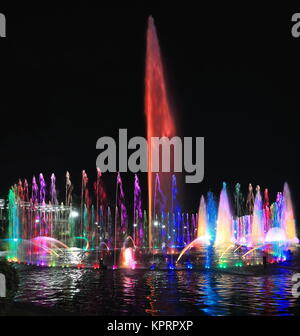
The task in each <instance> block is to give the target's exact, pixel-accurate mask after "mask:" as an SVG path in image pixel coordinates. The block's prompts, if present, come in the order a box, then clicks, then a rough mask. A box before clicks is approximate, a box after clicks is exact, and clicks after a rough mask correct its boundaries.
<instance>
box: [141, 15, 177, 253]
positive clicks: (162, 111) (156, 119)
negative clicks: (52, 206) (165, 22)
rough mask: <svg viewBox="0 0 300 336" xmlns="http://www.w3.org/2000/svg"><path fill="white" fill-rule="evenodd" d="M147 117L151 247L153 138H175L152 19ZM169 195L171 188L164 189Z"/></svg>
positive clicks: (163, 178) (163, 177)
mask: <svg viewBox="0 0 300 336" xmlns="http://www.w3.org/2000/svg"><path fill="white" fill-rule="evenodd" d="M145 114H146V121H147V140H148V226H149V228H148V231H149V234H148V241H149V244H148V246H149V248H152V245H151V244H152V243H154V240H153V239H152V235H153V232H152V231H153V230H156V229H155V228H154V227H153V226H154V223H155V222H156V220H155V217H154V218H153V207H154V206H155V205H154V204H153V202H154V187H155V186H154V184H155V174H154V173H152V144H151V138H152V137H162V136H166V137H169V138H171V137H173V136H175V135H176V128H175V123H174V118H173V116H172V112H171V109H170V106H169V102H168V97H167V89H166V84H165V78H164V70H163V65H162V60H161V54H160V47H159V42H158V39H157V33H156V29H155V25H154V20H153V18H152V17H150V18H149V20H148V29H147V50H146V73H145ZM159 178H160V182H161V185H162V186H166V185H168V183H169V181H170V178H171V176H170V173H159ZM163 193H164V194H165V195H167V194H168V193H169V189H167V188H166V190H163Z"/></svg>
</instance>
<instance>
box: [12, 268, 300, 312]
mask: <svg viewBox="0 0 300 336" xmlns="http://www.w3.org/2000/svg"><path fill="white" fill-rule="evenodd" d="M19 271H20V272H19V274H20V282H21V283H20V288H19V291H18V294H17V298H16V300H17V301H18V302H32V303H34V304H37V305H43V306H46V307H52V308H55V309H60V310H64V311H67V312H70V313H76V314H93V315H94V314H97V315H145V314H146V315H187V314H189V315H199V314H203V315H231V314H232V315H292V314H299V313H300V309H299V308H298V306H300V305H299V304H300V302H299V300H297V299H295V298H293V297H292V294H291V287H292V285H293V282H292V281H291V277H292V272H291V271H289V270H283V269H282V273H281V274H277V275H263V276H257V277H254V276H243V275H231V274H222V273H217V272H199V271H177V272H174V271H169V272H168V271H145V270H144V271H142V270H118V271H114V272H112V271H98V272H97V271H94V270H78V269H63V268H62V269H59V268H58V269H54V268H52V269H51V268H49V269H48V268H47V269H46V268H45V269H41V268H40V269H29V268H23V267H20V270H19Z"/></svg>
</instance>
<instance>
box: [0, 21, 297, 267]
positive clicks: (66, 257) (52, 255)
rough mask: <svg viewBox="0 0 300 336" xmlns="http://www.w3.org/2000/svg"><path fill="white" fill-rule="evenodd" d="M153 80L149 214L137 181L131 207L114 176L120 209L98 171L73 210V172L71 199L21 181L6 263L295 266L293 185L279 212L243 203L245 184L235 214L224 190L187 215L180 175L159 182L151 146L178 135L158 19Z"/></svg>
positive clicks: (254, 200) (150, 35)
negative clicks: (287, 261) (265, 261)
mask: <svg viewBox="0 0 300 336" xmlns="http://www.w3.org/2000/svg"><path fill="white" fill-rule="evenodd" d="M145 70H146V71H145V115H146V121H147V139H148V190H147V193H148V207H147V209H143V206H142V204H143V203H142V197H143V196H144V195H143V193H142V188H141V185H140V181H139V177H138V175H134V178H133V181H132V183H133V186H134V187H133V190H134V192H133V195H131V197H130V198H127V195H126V202H125V191H126V190H124V189H123V183H122V178H121V175H120V173H117V176H116V190H115V198H111V199H113V201H109V197H107V194H106V188H105V185H104V182H103V178H104V177H103V176H102V174H101V171H100V169H97V170H96V178H95V181H94V183H90V180H89V178H88V175H87V173H86V171H85V170H83V171H82V175H81V192H80V195H78V196H79V197H78V198H76V197H74V200H78V199H79V201H77V203H76V202H74V200H73V189H74V188H73V184H72V182H71V176H70V174H69V172H66V176H65V177H66V180H65V195H64V197H63V199H59V196H60V195H58V193H57V192H56V177H55V175H54V174H52V175H51V177H50V183H49V184H48V186H50V188H49V190H47V183H46V180H47V179H45V178H44V175H43V174H40V175H39V177H38V179H36V178H35V176H33V178H32V183H31V186H30V185H29V184H28V182H27V180H26V179H25V180H24V181H21V180H19V181H18V183H17V184H16V185H14V186H13V187H12V188H11V189H10V191H9V194H8V229H7V238H6V239H4V240H3V241H2V242H1V246H3V244H6V249H7V258H8V260H10V261H12V262H23V263H26V264H30V265H38V266H43V267H45V266H48V267H53V266H62V267H72V266H75V267H77V268H79V269H81V268H85V267H92V268H94V269H99V268H106V267H108V268H113V269H119V268H131V269H134V268H139V267H146V268H149V267H150V268H151V269H155V268H156V267H161V268H168V269H170V270H173V269H176V268H177V269H180V268H181V267H185V268H188V269H191V268H193V267H199V268H214V267H221V268H226V267H227V266H228V265H233V266H241V265H248V264H251V263H253V260H255V263H256V264H257V263H260V262H261V259H262V256H264V255H267V256H268V257H269V260H270V262H276V261H279V262H280V261H284V260H285V259H287V258H288V255H289V253H290V252H291V250H293V249H295V247H296V245H297V244H298V238H297V233H296V223H295V217H294V212H293V205H292V200H291V193H290V190H289V187H288V185H287V184H286V183H285V184H284V188H283V192H278V194H277V198H276V201H275V202H274V203H272V204H271V203H270V200H269V193H268V189H265V190H264V193H263V195H262V193H261V191H260V187H259V186H257V187H256V193H255V196H254V192H253V187H252V185H251V184H249V186H248V194H247V196H246V197H244V194H243V192H242V186H241V185H240V184H239V183H237V184H236V185H235V188H234V194H233V198H232V199H233V204H231V198H230V195H229V193H228V190H227V186H226V183H223V186H222V190H221V192H220V195H219V198H217V197H216V196H215V195H214V194H213V192H211V191H210V192H208V193H207V195H202V196H201V197H200V204H199V209H198V211H197V213H188V212H184V211H182V210H181V209H182V207H181V206H182V205H181V204H180V201H179V197H178V196H179V195H180V190H179V183H178V181H177V179H176V175H174V174H172V173H167V172H159V173H153V172H152V143H151V138H152V137H163V136H166V137H169V138H171V137H173V136H175V135H176V127H175V122H174V117H173V115H172V111H171V109H170V105H169V102H168V97H167V90H166V84H165V78H164V70H163V66H162V60H161V54H160V48H159V43H158V39H157V34H156V29H155V26H154V22H153V19H152V18H151V17H150V18H149V21H148V28H147V50H146V69H145ZM170 164H171V166H172V162H171V163H170ZM30 189H31V190H30ZM30 195H31V196H30ZM216 195H217V194H216ZM112 196H114V195H112ZM144 197H145V196H144ZM145 198H146V197H145ZM131 205H132V206H131ZM232 205H233V206H232ZM289 251H290V252H289Z"/></svg>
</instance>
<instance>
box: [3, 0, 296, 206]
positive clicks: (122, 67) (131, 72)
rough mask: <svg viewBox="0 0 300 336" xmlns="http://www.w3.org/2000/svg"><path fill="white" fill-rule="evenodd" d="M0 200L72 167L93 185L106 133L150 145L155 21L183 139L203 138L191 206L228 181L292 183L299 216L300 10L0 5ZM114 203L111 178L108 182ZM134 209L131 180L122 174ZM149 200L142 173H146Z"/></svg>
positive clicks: (189, 192) (188, 189)
mask: <svg viewBox="0 0 300 336" xmlns="http://www.w3.org/2000/svg"><path fill="white" fill-rule="evenodd" d="M0 12H3V13H5V14H6V16H7V25H8V26H7V36H8V37H7V38H6V39H1V40H0V60H1V63H0V69H1V72H0V73H1V90H0V111H1V130H0V153H1V177H0V197H1V198H4V197H6V195H7V193H8V188H9V186H10V185H11V184H13V183H15V182H17V180H18V178H19V177H20V178H27V179H28V180H30V181H31V178H32V175H33V174H35V175H38V174H39V173H40V172H43V173H44V176H45V177H46V178H47V179H48V183H49V179H50V174H51V173H52V172H54V173H55V174H56V176H57V181H58V186H59V191H60V192H61V194H60V195H61V196H62V195H63V191H64V176H65V171H66V170H69V171H70V173H71V177H72V181H73V183H74V184H75V193H79V192H80V175H81V170H82V169H86V171H87V173H88V175H89V177H90V180H91V181H92V180H94V177H95V162H96V157H97V155H98V153H99V151H97V150H96V141H97V139H98V138H99V137H101V136H105V135H106V136H112V137H117V134H118V130H119V128H127V129H128V133H129V137H132V136H136V135H140V136H145V117H144V105H143V98H144V67H145V34H146V24H147V17H148V16H149V15H150V14H151V15H153V17H154V20H155V23H156V26H157V31H158V36H159V40H160V46H161V50H162V55H163V61H164V65H165V72H166V78H167V85H168V90H169V98H170V102H171V105H172V108H173V111H174V113H175V115H176V118H177V124H178V129H179V134H180V135H181V136H193V137H196V136H204V137H205V178H204V181H203V182H202V183H200V184H194V185H184V186H183V190H182V193H183V194H184V195H185V204H184V209H186V210H189V211H196V209H197V207H198V203H199V197H200V195H201V193H206V192H207V191H208V189H209V188H211V189H212V190H213V191H215V192H217V193H218V192H219V191H220V189H221V186H222V181H223V180H224V181H227V182H228V185H229V188H231V189H233V186H234V184H235V183H236V182H240V183H241V184H242V188H243V191H245V192H246V191H247V186H248V183H249V182H251V183H252V184H253V185H256V184H259V185H260V186H261V188H265V187H268V188H269V190H270V192H271V195H270V196H271V200H272V201H273V200H274V198H275V195H276V192H277V191H281V190H282V187H283V183H284V181H288V182H289V184H290V187H291V191H292V195H293V197H294V200H295V207H296V209H297V210H298V211H299V206H298V204H299V201H300V195H299V190H300V179H299V168H300V165H299V159H298V156H299V149H298V139H299V133H298V129H299V121H298V118H297V115H298V113H299V108H300V106H299V101H300V100H299V94H300V82H299V78H300V66H299V60H300V38H299V39H295V38H293V37H292V36H291V26H292V23H291V16H292V14H293V13H294V12H299V8H290V9H286V8H281V7H277V8H275V5H274V4H272V7H269V8H267V9H263V8H261V7H260V6H254V5H253V7H246V6H244V7H241V6H240V7H232V8H229V7H223V8H221V7H215V8H212V7H211V8H207V7H204V6H202V7H201V6H200V7H199V5H198V6H197V7H194V8H193V7H192V6H191V5H186V7H185V8H182V7H179V6H175V5H172V6H171V5H169V6H168V8H161V7H160V8H157V7H156V8H152V7H151V6H144V7H142V6H141V5H139V6H137V7H110V8H107V7H92V6H88V5H82V6H78V5H75V4H74V5H73V6H72V7H67V6H66V7H63V6H62V5H60V6H54V5H53V6H51V7H50V6H48V7H47V6H44V7H41V5H40V6H36V7H34V8H29V7H28V6H27V5H26V7H25V5H23V6H18V7H17V6H16V7H15V8H7V9H5V8H1V6H0ZM103 178H104V181H105V183H106V185H107V189H108V192H109V194H110V196H111V197H112V198H113V197H114V183H115V174H106V175H104V177H103ZM123 179H124V183H125V192H126V197H127V200H128V203H130V200H131V197H132V196H131V195H132V189H133V186H132V185H133V174H127V175H126V174H124V175H123ZM141 180H142V183H143V188H144V198H146V197H147V193H146V175H142V176H141Z"/></svg>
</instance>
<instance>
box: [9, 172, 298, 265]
mask: <svg viewBox="0 0 300 336" xmlns="http://www.w3.org/2000/svg"><path fill="white" fill-rule="evenodd" d="M93 190H94V192H93V193H91V192H90V187H89V179H88V177H87V174H86V172H85V171H83V172H82V184H81V200H80V204H78V205H76V206H75V205H74V204H73V184H72V182H71V178H70V174H69V173H68V172H67V173H66V184H65V197H64V201H65V202H62V203H60V204H59V202H58V197H57V191H56V178H55V175H54V174H52V175H51V184H50V192H49V194H48V193H47V185H46V182H45V179H44V177H43V175H42V174H40V176H39V185H38V183H37V180H36V178H35V177H33V179H32V185H31V193H29V186H28V183H27V181H26V180H24V181H21V180H19V183H18V184H17V185H14V186H13V187H12V188H11V189H10V192H9V197H8V200H9V202H8V214H9V216H8V219H9V225H8V232H7V234H8V238H7V242H8V249H9V259H11V260H27V261H28V259H30V260H33V259H34V260H38V259H39V258H40V257H39V256H40V255H42V256H43V258H44V257H45V255H51V258H56V257H57V256H58V255H59V253H60V252H61V251H62V250H64V251H65V250H69V251H70V250H71V251H72V249H73V250H74V249H78V250H83V251H86V252H91V251H94V252H92V253H93V255H94V257H93V258H94V261H95V262H97V260H99V258H100V257H101V256H103V251H106V252H108V251H112V252H113V264H114V265H117V264H119V263H120V262H121V263H122V264H124V265H127V264H131V265H132V261H128V260H134V259H135V258H134V256H133V255H134V252H133V251H136V250H138V249H140V250H141V251H142V252H143V254H146V253H163V254H164V255H168V254H174V253H179V255H180V258H181V257H182V255H183V254H184V253H185V252H186V251H187V250H189V249H190V248H192V247H196V246H197V247H200V246H208V245H213V246H215V247H216V248H220V247H222V248H223V249H227V247H228V246H231V244H237V245H240V246H245V247H247V248H249V249H251V248H253V247H261V246H264V245H265V244H269V243H277V244H278V243H280V244H281V245H282V246H283V248H286V247H287V246H290V245H294V244H297V243H298V239H297V234H296V225H295V218H294V212H293V205H292V200H291V194H290V190H289V187H288V184H287V183H285V184H284V188H283V192H278V194H277V198H276V201H275V202H273V203H272V204H270V202H269V195H268V190H267V189H265V191H264V193H263V196H262V194H261V191H260V187H259V186H257V187H256V192H255V194H254V191H253V188H252V185H251V184H250V185H249V188H248V194H247V197H246V199H244V197H243V194H242V192H241V186H240V185H239V184H236V186H235V190H234V197H233V202H232V203H233V207H231V206H230V203H231V202H230V199H229V195H228V192H227V187H226V184H225V183H223V188H222V190H221V193H220V197H219V202H218V204H217V201H216V197H215V195H214V194H213V193H212V192H209V193H208V194H207V196H206V197H204V196H201V198H200V205H199V211H198V213H195V214H187V213H181V212H180V204H178V200H177V185H176V178H175V176H174V175H173V176H172V185H171V190H172V192H171V202H170V204H171V206H170V208H169V209H166V208H165V206H166V195H164V194H163V193H162V191H161V188H160V180H159V175H156V179H155V188H154V199H153V216H152V218H153V223H152V224H153V225H152V226H149V225H148V222H147V219H148V215H147V213H146V211H145V210H143V208H142V191H141V187H140V183H139V179H138V176H137V175H135V177H134V195H133V216H132V217H130V218H129V217H128V211H127V207H126V200H125V193H124V190H123V184H122V179H121V175H120V174H118V175H117V181H116V198H115V207H114V216H113V215H112V212H113V211H112V210H111V207H110V206H109V204H108V203H109V202H108V198H107V194H106V190H105V186H104V184H103V180H102V176H101V172H100V170H99V169H98V170H97V177H96V181H95V182H94V184H93ZM29 195H31V196H29ZM47 198H48V199H47ZM232 209H233V211H232ZM167 210H169V211H167ZM149 230H151V237H152V244H151V248H149V244H148V242H149V239H148V238H149V235H150V232H149ZM77 252H78V251H77ZM180 252H181V253H180ZM37 256H38V257H37ZM43 258H41V259H43ZM44 259H45V258H44ZM79 259H80V257H79ZM79 259H78V260H79ZM120 259H122V260H121V261H120ZM76 260H77V259H76ZM38 262H39V263H40V261H38ZM76 262H77V261H76ZM79 262H80V261H79ZM45 263H46V261H45Z"/></svg>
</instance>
